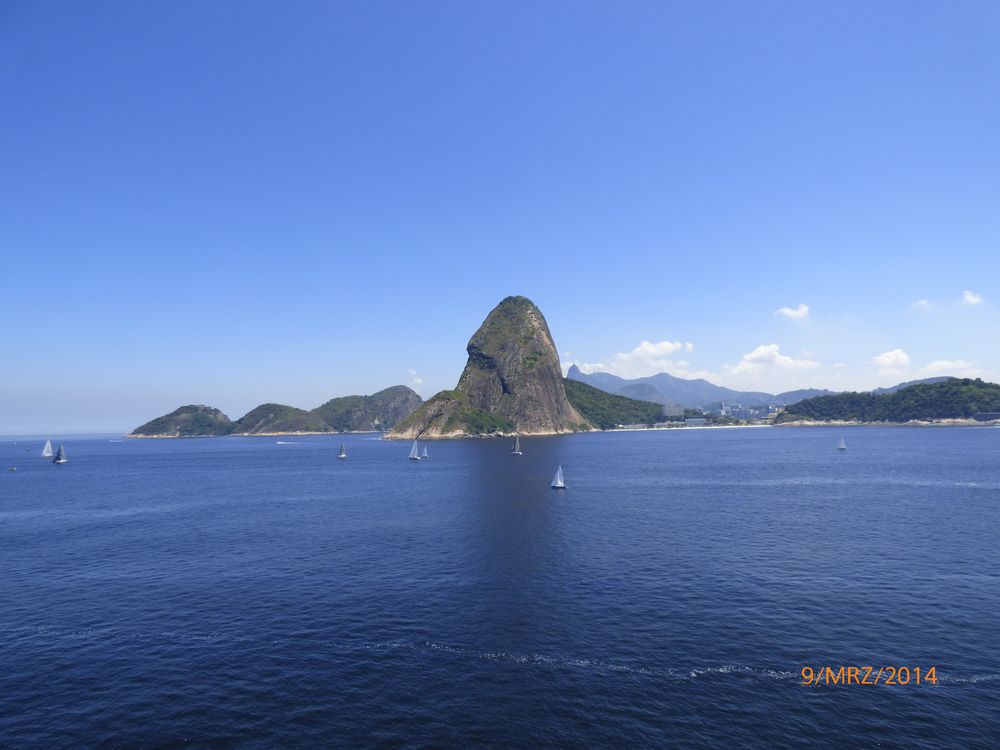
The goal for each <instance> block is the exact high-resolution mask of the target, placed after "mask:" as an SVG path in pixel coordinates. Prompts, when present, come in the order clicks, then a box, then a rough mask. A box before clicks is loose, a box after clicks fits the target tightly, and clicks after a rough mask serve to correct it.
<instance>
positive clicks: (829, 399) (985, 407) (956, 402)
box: [780, 378, 1000, 422]
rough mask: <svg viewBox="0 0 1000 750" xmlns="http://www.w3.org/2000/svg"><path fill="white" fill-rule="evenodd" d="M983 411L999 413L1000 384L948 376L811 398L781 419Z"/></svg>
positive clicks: (898, 418)
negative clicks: (891, 387) (886, 388)
mask: <svg viewBox="0 0 1000 750" xmlns="http://www.w3.org/2000/svg"><path fill="white" fill-rule="evenodd" d="M982 412H1000V385H997V384H996V383H986V382H983V381H982V380H979V379H978V378H977V379H976V380H970V379H968V378H965V379H958V378H948V379H946V380H938V381H937V382H934V383H919V384H917V385H910V386H906V387H904V388H901V389H899V390H897V391H893V392H891V393H874V392H873V393H838V394H836V395H833V396H820V397H818V398H808V399H806V400H805V401H800V402H799V403H797V404H795V405H794V406H793V407H792V409H790V410H789V412H788V413H787V414H784V415H782V417H781V419H780V421H782V422H792V421H795V420H796V419H811V420H821V421H829V420H857V421H859V422H908V421H910V420H911V419H917V420H930V419H962V418H969V417H972V416H973V415H974V414H977V413H982Z"/></svg>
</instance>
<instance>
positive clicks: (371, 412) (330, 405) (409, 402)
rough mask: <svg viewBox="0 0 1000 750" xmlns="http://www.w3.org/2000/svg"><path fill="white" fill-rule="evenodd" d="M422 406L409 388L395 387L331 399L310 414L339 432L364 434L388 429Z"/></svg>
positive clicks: (418, 398)
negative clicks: (370, 393)
mask: <svg viewBox="0 0 1000 750" xmlns="http://www.w3.org/2000/svg"><path fill="white" fill-rule="evenodd" d="M422 403H423V401H422V400H421V398H420V396H418V395H417V394H416V393H415V392H414V391H413V390H412V389H410V388H407V387H406V386H405V385H394V386H392V387H391V388H386V389H385V390H384V391H379V392H378V393H373V394H372V395H371V396H344V397H342V398H333V399H330V400H329V401H327V402H326V403H325V404H323V405H322V406H318V407H316V408H315V409H313V413H314V414H316V415H317V416H319V417H320V418H321V419H322V420H323V421H324V422H326V423H327V424H328V425H330V427H331V428H332V429H334V430H337V431H338V432H367V431H377V430H385V429H389V428H390V427H392V426H393V425H395V424H396V423H397V422H399V421H400V420H402V419H405V418H406V417H408V416H410V414H412V413H413V412H414V411H416V410H417V409H418V408H419V407H420V405H421V404H422Z"/></svg>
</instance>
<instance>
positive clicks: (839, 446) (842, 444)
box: [837, 438, 847, 451]
mask: <svg viewBox="0 0 1000 750" xmlns="http://www.w3.org/2000/svg"><path fill="white" fill-rule="evenodd" d="M837 450H838V451H846V450H847V443H845V442H844V438H841V439H840V442H839V443H838V444H837Z"/></svg>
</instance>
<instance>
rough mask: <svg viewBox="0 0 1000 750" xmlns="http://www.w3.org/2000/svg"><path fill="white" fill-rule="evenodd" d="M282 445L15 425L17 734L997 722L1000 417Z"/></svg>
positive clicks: (515, 735)
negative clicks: (875, 674) (341, 451)
mask: <svg viewBox="0 0 1000 750" xmlns="http://www.w3.org/2000/svg"><path fill="white" fill-rule="evenodd" d="M841 436H843V437H845V439H846V440H847V444H848V450H847V451H846V452H838V451H836V450H835V446H836V443H837V440H838V439H839V438H840V437H841ZM282 441H283V443H279V442H278V441H277V440H276V439H275V438H218V439H205V440H173V441H171V440H163V441H156V440H144V441H130V440H126V441H121V442H111V441H109V440H108V439H106V438H105V439H87V440H82V439H81V440H72V439H71V440H67V441H66V448H67V450H68V452H69V456H70V463H68V464H66V465H65V466H53V465H52V464H51V463H49V462H48V461H45V460H43V459H41V458H40V457H39V456H38V453H39V450H40V448H41V441H23V440H19V441H18V442H16V443H15V442H13V441H12V440H9V439H7V440H3V441H2V442H0V460H2V461H3V469H4V472H3V474H2V476H0V666H2V669H0V746H2V747H38V748H56V747H94V746H99V747H109V748H110V747H178V746H185V747H200V746H208V747H238V748H270V747H385V748H392V747H470V746H474V745H486V746H503V747H518V748H526V747H532V748H547V747H552V748H555V747H567V746H577V747H596V746H616V747H664V746H688V747H740V746H759V747H785V746H798V745H802V744H804V743H807V742H811V743H812V744H814V745H818V746H826V747H855V746H881V747H909V748H913V747H916V748H932V747H933V748H936V747H997V746H1000V430H998V429H990V428H954V429H934V428H924V429H920V428H854V429H827V428H802V429H733V430H694V429H689V430H676V431H664V432H655V433H653V432H633V433H616V434H601V435H580V436H572V437H562V438H529V439H524V440H522V446H523V448H524V455H523V456H520V457H515V456H511V455H509V453H508V450H509V446H508V444H507V442H506V441H493V440H483V441H449V442H435V443H429V444H428V445H429V449H430V454H431V457H430V459H429V460H426V461H420V462H411V461H408V460H407V458H406V456H407V453H408V451H409V444H402V443H394V442H385V441H381V440H378V439H374V436H366V435H354V436H349V437H347V438H346V442H347V446H348V452H349V458H348V459H347V460H346V461H338V460H337V459H336V449H337V447H338V446H339V444H340V441H341V438H340V437H329V438H328V437H301V438H283V439H282ZM26 449H31V450H30V452H29V450H26ZM556 464H562V466H563V468H564V470H565V473H566V481H567V484H568V485H569V488H568V489H567V490H566V491H564V492H556V491H553V490H551V489H549V487H548V483H549V480H550V479H551V476H552V474H553V472H554V470H555V467H556ZM11 465H16V466H17V467H18V471H17V472H8V471H6V469H7V468H8V467H9V466H11ZM825 665H831V666H833V667H834V668H835V669H836V668H838V667H839V666H840V665H845V666H850V665H906V666H911V667H912V666H921V667H923V668H926V667H930V666H935V667H936V668H937V674H938V677H939V681H938V684H937V685H920V686H915V685H912V684H911V685H909V686H884V685H879V686H857V685H850V686H832V685H831V686H826V685H820V686H803V685H801V684H800V670H801V669H802V667H803V666H813V667H820V666H825Z"/></svg>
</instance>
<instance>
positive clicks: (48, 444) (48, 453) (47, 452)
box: [42, 440, 52, 458]
mask: <svg viewBox="0 0 1000 750" xmlns="http://www.w3.org/2000/svg"><path fill="white" fill-rule="evenodd" d="M42 458H52V441H51V440H46V441H45V447H44V448H42Z"/></svg>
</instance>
